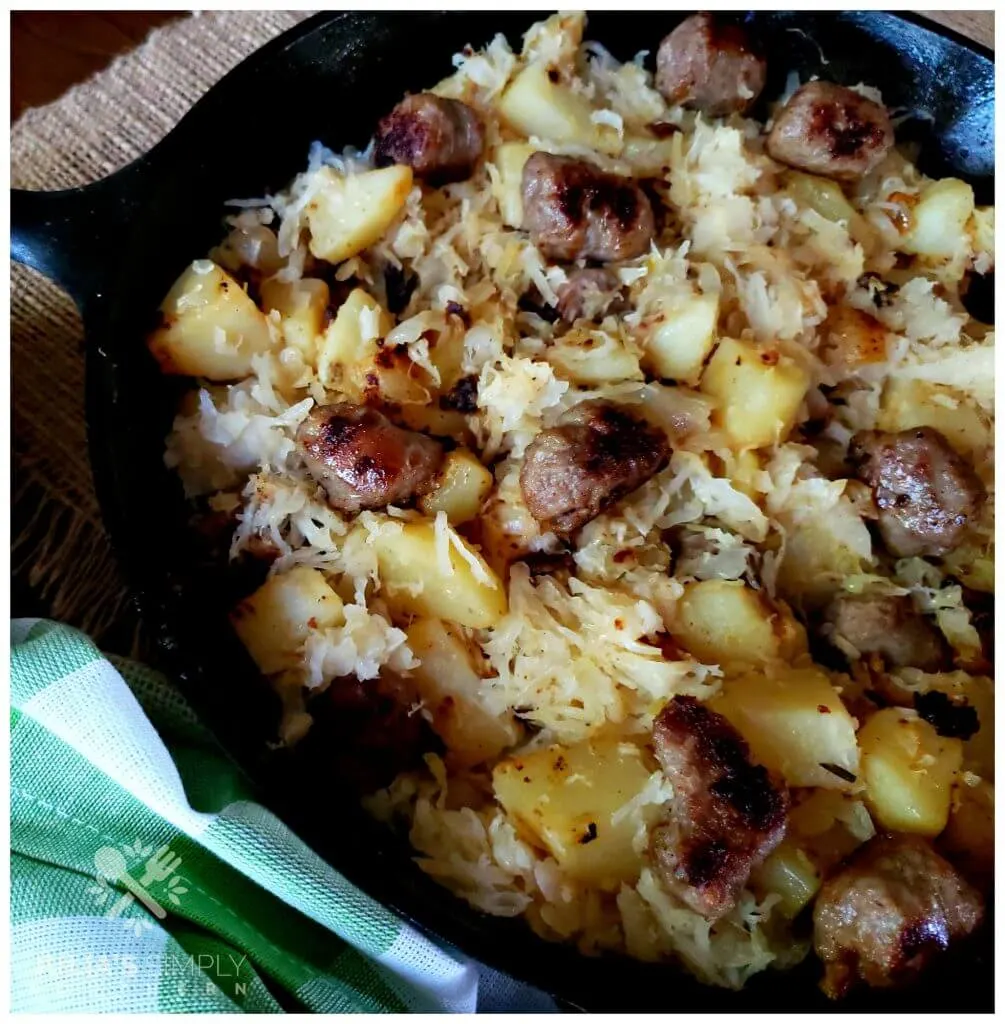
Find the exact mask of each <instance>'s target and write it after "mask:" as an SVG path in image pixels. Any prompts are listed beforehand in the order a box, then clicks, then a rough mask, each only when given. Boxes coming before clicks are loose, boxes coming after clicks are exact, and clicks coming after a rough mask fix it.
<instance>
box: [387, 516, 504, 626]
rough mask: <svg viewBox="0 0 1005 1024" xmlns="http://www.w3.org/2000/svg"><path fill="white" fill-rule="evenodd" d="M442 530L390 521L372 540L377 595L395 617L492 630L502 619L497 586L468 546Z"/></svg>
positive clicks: (423, 523) (425, 522) (501, 593)
mask: <svg viewBox="0 0 1005 1024" xmlns="http://www.w3.org/2000/svg"><path fill="white" fill-rule="evenodd" d="M444 526H445V527H446V529H445V530H443V532H442V535H441V536H438V528H437V527H436V526H435V525H434V524H433V523H432V522H430V521H429V520H428V519H421V520H415V521H412V522H406V523H398V522H397V521H395V522H394V523H390V521H389V528H386V529H381V530H380V531H379V532H378V533H377V534H376V535H375V536H374V537H373V550H374V552H375V553H376V555H377V564H378V571H379V573H380V581H381V587H382V591H381V592H382V596H383V597H384V598H385V600H386V601H387V604H388V607H389V608H390V609H391V612H392V613H393V614H395V615H397V616H398V617H399V618H401V617H407V616H410V615H421V616H424V617H426V618H430V619H445V620H447V621H448V622H456V623H458V624H459V625H461V626H470V627H471V628H472V629H487V628H488V627H489V626H494V625H495V624H496V623H497V622H498V621H499V619H501V618H502V617H503V615H505V614H506V606H507V602H506V590H505V588H504V587H503V585H502V581H501V580H500V579H499V577H498V576H496V574H495V573H494V572H493V571H492V569H490V568H489V566H488V565H487V564H486V562H485V560H484V559H483V558H482V556H481V555H480V554H479V553H478V552H477V551H475V549H474V548H472V547H471V545H470V544H468V543H467V541H465V540H464V539H463V538H462V537H460V536H459V535H458V534H457V533H455V532H454V530H453V528H452V527H451V526H449V525H448V524H446V523H445V524H444ZM396 527H400V528H396ZM458 549H461V550H462V551H463V552H464V554H463V555H462V554H460V552H459V550H458Z"/></svg>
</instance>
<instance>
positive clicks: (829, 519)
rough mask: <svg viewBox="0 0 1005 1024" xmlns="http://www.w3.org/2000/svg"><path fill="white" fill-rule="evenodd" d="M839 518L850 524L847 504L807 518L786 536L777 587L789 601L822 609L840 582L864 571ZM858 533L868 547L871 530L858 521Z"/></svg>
mask: <svg viewBox="0 0 1005 1024" xmlns="http://www.w3.org/2000/svg"><path fill="white" fill-rule="evenodd" d="M831 513H833V514H831ZM839 514H841V516H842V519H845V521H846V522H847V521H848V520H847V519H846V515H847V514H850V512H848V505H847V504H846V503H845V504H842V503H840V502H839V504H838V505H837V506H836V507H835V509H833V510H829V512H828V513H825V514H822V515H816V516H811V517H808V518H806V519H804V520H803V521H802V522H798V523H796V524H795V525H794V526H793V527H792V528H791V529H790V530H788V532H787V533H786V538H785V558H784V559H783V560H782V564H781V566H780V567H779V570H778V587H779V590H780V591H781V593H782V594H783V595H784V596H785V597H786V598H788V599H790V600H792V601H796V600H798V601H800V602H802V604H804V605H807V606H809V607H819V606H820V605H822V604H824V603H826V602H827V601H828V600H829V599H830V598H831V597H833V596H834V594H835V592H836V591H837V590H838V589H839V588H840V585H841V580H843V579H844V578H845V577H846V576H853V575H855V574H856V573H860V572H862V571H863V569H864V564H865V563H864V561H863V558H862V555H861V554H860V552H859V551H858V550H856V549H855V548H853V547H851V546H849V544H848V543H847V541H848V534H847V533H844V532H843V531H842V530H841V529H839V527H840V525H841V520H839V519H838V518H837V517H838V515H839ZM855 529H856V531H857V530H858V529H861V531H862V533H863V535H864V536H863V539H864V540H865V542H866V544H867V545H868V543H869V535H868V527H867V526H866V525H865V524H864V523H862V522H861V520H859V521H858V523H857V524H855Z"/></svg>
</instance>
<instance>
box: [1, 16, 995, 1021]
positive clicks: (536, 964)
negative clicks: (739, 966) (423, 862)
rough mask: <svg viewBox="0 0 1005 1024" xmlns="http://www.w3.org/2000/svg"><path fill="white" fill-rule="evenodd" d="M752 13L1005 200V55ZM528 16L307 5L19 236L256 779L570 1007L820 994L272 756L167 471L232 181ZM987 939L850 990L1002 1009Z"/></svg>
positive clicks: (269, 712)
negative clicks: (160, 349) (480, 853)
mask: <svg viewBox="0 0 1005 1024" xmlns="http://www.w3.org/2000/svg"><path fill="white" fill-rule="evenodd" d="M538 17H540V15H539V16H538ZM682 17H683V12H676V13H672V14H654V13H647V14H625V13H623V12H621V13H617V14H601V13H597V14H593V15H591V17H590V28H589V33H588V34H589V36H590V38H594V39H598V40H600V41H601V42H603V43H604V44H605V45H606V46H607V47H608V48H609V49H610V50H611V51H612V52H613V53H614V54H615V55H616V56H618V57H621V58H622V59H626V58H629V57H631V56H632V55H633V54H634V53H635V52H636V51H638V50H641V49H648V50H649V51H650V52H653V51H655V49H656V46H657V45H658V43H659V40H660V39H661V38H662V37H663V35H664V34H665V33H666V32H667V31H668V30H669V29H670V28H672V27H673V26H674V25H675V24H676V23H677V22H678V21H679V20H680V19H681V18H682ZM741 17H742V15H741ZM746 17H747V20H748V21H749V23H750V26H751V28H752V30H753V31H754V32H755V33H756V34H757V35H758V36H760V37H761V39H762V41H763V45H764V47H765V49H766V52H767V53H768V55H769V66H770V69H771V72H770V79H769V84H768V88H767V90H766V96H768V97H772V96H777V95H778V94H779V92H780V91H781V90H782V88H783V85H784V81H785V78H786V75H787V73H788V72H789V71H791V70H795V71H798V72H799V73H800V75H801V77H802V78H803V79H804V80H805V79H806V78H807V77H808V76H810V75H818V76H820V77H823V78H830V79H833V80H835V81H838V82H844V83H847V84H854V83H857V82H859V81H864V82H867V83H869V84H871V85H875V86H877V87H879V88H880V89H882V91H883V95H884V98H885V100H886V102H887V104H888V105H889V106H891V107H895V108H905V109H906V110H907V111H910V112H913V113H916V114H920V115H922V116H921V117H920V118H919V119H914V120H910V121H908V122H906V123H905V124H904V125H903V126H902V128H901V129H900V136H901V138H904V137H905V136H907V135H911V136H913V137H916V138H918V139H920V140H921V141H922V142H923V146H924V148H923V158H922V165H923V167H924V168H925V169H927V170H928V171H929V172H930V173H933V174H945V173H947V172H949V171H951V172H952V173H955V174H957V175H961V176H963V177H966V178H968V179H969V180H971V181H972V183H973V184H974V186H975V188H976V189H977V191H978V194H979V198H980V199H982V200H983V201H985V202H990V201H992V198H991V193H992V184H993V173H994V140H993V112H994V67H993V54H991V53H990V52H988V51H985V50H983V49H981V48H979V47H977V46H975V45H974V44H973V43H971V42H970V41H968V40H965V39H963V38H962V37H959V36H957V35H955V34H953V33H950V32H946V31H945V30H943V29H940V28H937V27H935V26H932V25H928V26H927V27H926V28H922V27H921V26H920V24H918V23H914V22H913V21H912V20H908V19H905V18H904V17H903V16H896V15H890V14H883V13H878V12H869V13H842V14H834V15H831V14H821V15H814V14H803V13H792V12H780V13H764V12H762V13H757V14H752V15H748V16H746ZM534 20H536V18H535V17H534V16H531V15H528V14H493V15H491V16H488V15H477V14H454V13H451V14H445V13H428V14H427V13H423V14H406V15H401V14H398V15H393V16H391V15H386V14H372V13H346V14H337V15H320V16H317V17H314V18H311V19H310V20H308V21H306V22H304V23H303V24H301V25H300V26H298V27H297V28H295V29H293V30H291V31H290V32H288V33H286V34H285V35H283V36H281V37H279V38H278V39H276V40H274V41H273V42H271V43H269V44H268V45H267V46H264V47H263V48H262V49H261V50H259V51H258V52H257V53H255V54H254V55H252V56H251V57H249V58H248V59H247V60H246V61H244V63H243V64H241V65H240V66H239V67H238V68H236V69H235V70H234V71H233V72H231V73H230V74H229V75H227V77H226V78H224V79H223V80H222V81H221V82H220V83H219V84H218V85H216V86H215V87H214V88H213V89H211V90H210V91H209V92H208V93H207V94H206V96H204V97H203V98H202V99H201V100H200V101H199V102H198V103H197V104H196V105H195V107H194V108H193V109H192V111H191V112H190V113H189V114H188V115H187V116H186V117H185V118H184V119H183V120H182V121H181V122H180V123H179V125H178V126H177V128H176V129H175V130H174V131H173V132H172V133H171V134H170V135H169V136H168V137H167V138H166V139H164V141H163V142H161V143H160V144H159V145H158V146H156V147H155V148H154V149H153V150H152V151H151V152H150V153H148V154H147V155H146V156H144V157H141V158H140V159H139V160H137V161H136V162H135V163H133V164H131V165H129V166H128V167H126V168H125V169H123V170H121V171H119V172H118V173H116V174H114V175H112V176H111V177H109V178H107V179H105V180H104V181H100V182H97V183H96V184H94V185H90V186H88V187H86V188H81V189H73V190H69V191H65V192H59V193H32V192H18V191H15V192H14V193H13V194H12V197H11V219H12V225H13V228H12V238H11V254H12V256H13V257H14V259H16V260H19V261H21V262H23V263H27V264H29V265H30V266H33V267H35V268H37V269H38V270H40V271H42V272H43V273H44V274H46V275H47V276H49V277H51V278H52V279H53V280H55V281H57V282H58V283H59V284H61V285H62V286H63V287H64V288H65V289H66V291H67V292H69V293H70V295H71V296H72V297H73V298H74V299H75V300H76V302H77V304H78V305H79V306H80V308H81V311H82V313H83V316H84V323H85V327H86V333H87V410H88V423H89V436H90V449H91V461H92V464H93V467H94V475H95V479H96V483H97V488H98V493H99V496H100V499H101V505H102V508H103V511H104V517H105V523H106V525H107V528H108V531H109V533H110V535H111V538H112V541H113V543H114V545H115V548H116V550H117V552H118V556H119V559H120V561H121V564H122V567H123V569H124V571H125V573H126V575H127V577H128V579H129V582H130V584H131V586H132V589H133V592H134V593H135V595H136V599H137V601H138V603H139V606H140V609H141V612H142V615H143V617H144V620H145V622H146V624H147V626H148V628H149V630H150V631H151V633H152V634H153V635H154V636H155V639H156V643H157V651H158V655H157V658H158V661H159V663H160V665H161V667H162V668H163V669H165V670H166V671H167V672H168V673H170V674H171V675H172V676H173V677H174V678H176V679H177V680H178V681H179V683H180V685H181V686H182V687H183V689H184V691H185V693H186V694H187V696H188V697H189V699H190V700H191V701H192V702H193V703H194V704H195V705H196V706H197V708H198V709H199V711H200V713H201V714H202V715H203V717H204V718H205V720H206V721H207V722H208V723H209V724H210V725H211V727H212V728H213V730H214V731H215V733H216V735H217V736H218V737H219V739H220V741H221V742H222V744H223V745H224V746H225V747H226V749H227V750H228V751H229V752H230V753H231V755H232V756H233V757H234V759H235V760H236V762H237V763H238V764H239V765H241V766H242V768H243V769H244V771H245V772H246V773H247V775H248V776H249V777H250V778H251V780H253V782H254V783H255V784H256V785H257V787H258V789H259V791H260V793H261V794H262V799H263V800H264V801H265V802H266V803H268V804H269V805H270V806H271V807H272V808H274V809H275V810H276V811H277V813H279V814H280V815H282V816H283V817H284V818H285V819H286V820H287V821H288V822H289V823H290V824H291V825H292V826H293V827H295V828H296V829H297V830H298V832H299V833H300V834H301V835H302V836H303V837H304V839H305V840H307V841H308V842H310V843H311V844H312V845H313V846H314V848H315V849H317V850H318V851H319V852H320V853H321V854H322V855H323V856H325V857H326V858H327V859H328V860H329V861H330V862H331V863H332V864H333V865H334V866H335V867H336V868H337V869H339V870H340V871H342V872H343V873H344V874H345V875H346V876H347V877H348V878H350V879H351V880H352V881H353V882H355V883H356V884H357V885H359V886H360V887H361V888H362V889H364V890H365V891H367V892H368V893H370V894H371V895H372V896H373V897H375V898H376V899H378V900H380V901H381V902H382V903H384V904H386V905H387V906H389V907H392V908H394V909H395V910H397V911H398V912H399V913H400V914H402V915H403V916H404V917H406V918H408V919H410V920H411V921H413V922H414V923H415V924H417V925H418V926H419V927H420V928H422V929H424V930H426V931H427V932H429V933H431V934H432V935H434V936H437V937H439V938H441V939H443V940H446V941H447V942H449V943H451V944H453V945H454V946H456V947H459V948H460V949H462V950H464V951H465V952H467V953H469V954H471V955H472V956H474V957H477V958H478V959H480V960H482V961H484V962H485V963H488V964H490V965H492V966H494V967H497V968H499V969H501V970H503V971H506V972H508V973H510V974H511V975H513V976H514V977H516V978H519V979H522V980H524V981H527V982H530V983H532V984H535V985H538V986H540V987H541V988H543V989H545V990H546V991H548V992H550V993H553V994H554V995H556V996H557V997H558V998H559V999H560V1000H561V1001H562V1002H564V1003H565V1004H566V1005H571V1006H575V1007H582V1008H587V1009H596V1010H613V1009H622V1010H627V1009H651V1010H681V1009H691V1010H760V1011H764V1010H774V1011H785V1010H804V1011H805V1010H811V1009H824V1008H826V1006H827V1004H826V1001H825V1000H824V999H823V998H822V997H821V996H820V994H819V992H818V990H817V988H816V982H817V978H818V976H819V966H818V965H817V964H816V963H815V962H814V961H813V959H812V958H810V959H809V960H808V961H807V962H806V963H805V964H804V965H803V966H802V967H800V968H798V969H796V970H795V971H792V972H789V973H786V974H775V973H771V972H766V973H764V974H761V975H759V976H757V977H755V978H754V979H753V980H752V982H751V983H750V984H749V985H748V987H747V988H746V990H745V991H744V992H743V993H732V992H726V991H722V990H718V989H713V988H707V987H704V986H701V985H699V984H698V983H697V982H695V981H693V980H691V979H690V978H688V977H687V976H684V975H682V974H681V973H680V972H678V971H677V970H675V969H673V968H670V967H667V966H653V965H646V964H641V963H634V962H628V961H625V960H621V959H616V958H605V959H602V960H586V959H584V958H582V957H580V956H579V955H578V954H577V953H576V952H575V951H574V950H573V949H571V948H567V947H563V946H557V945H551V944H548V943H545V942H543V941H541V940H539V939H537V938H536V937H535V936H533V935H532V934H531V933H530V931H529V930H528V929H526V928H525V927H524V925H523V924H522V923H521V922H520V921H510V920H503V919H499V918H490V917H486V916H484V915H481V914H479V913H477V912H475V911H472V910H471V909H469V908H468V907H467V906H466V905H465V904H463V903H461V902H460V901H459V900H456V899H454V898H453V897H451V896H449V895H448V894H447V893H446V892H445V891H444V890H443V889H442V888H440V887H439V886H437V885H435V884H434V883H433V882H432V881H430V880H429V879H427V878H426V877H425V876H424V875H423V874H422V873H421V872H420V871H418V870H417V869H416V868H415V866H414V865H413V863H412V862H411V859H410V856H409V851H408V850H407V848H406V847H405V846H404V844H402V843H400V842H399V841H397V840H396V839H393V838H392V837H391V836H390V835H389V834H388V833H387V832H385V831H384V830H383V829H381V828H380V827H377V826H375V825H374V824H372V823H371V822H370V821H369V820H368V819H367V818H366V817H365V815H363V814H362V813H361V812H360V810H359V809H358V807H357V806H356V804H355V801H353V800H351V799H348V798H347V797H345V796H344V795H341V792H340V788H339V786H338V785H337V783H336V781H335V780H334V779H333V778H325V777H324V776H323V775H321V776H317V777H312V778H304V777H303V776H302V775H297V774H296V773H295V772H294V771H293V770H292V769H291V767H290V766H289V765H288V764H286V763H285V762H284V761H283V759H282V758H279V759H276V758H274V757H272V756H271V755H269V754H268V753H267V746H266V743H267V740H268V739H270V738H271V737H272V736H273V732H274V727H275V721H276V707H275V704H274V701H273V698H272V697H271V695H270V694H269V692H268V690H267V688H266V687H265V686H264V684H263V683H262V681H261V679H260V678H259V676H258V675H257V673H256V672H255V670H254V667H253V666H252V664H251V663H250V661H249V659H248V657H247V655H246V654H245V652H244V651H243V649H242V648H241V646H240V644H239V643H238V642H237V641H236V640H235V639H234V637H233V636H232V634H231V631H230V629H229V627H228V625H227V622H226V618H225V612H226V608H227V607H228V606H229V600H230V597H231V593H230V587H231V586H232V584H230V583H229V582H228V580H227V579H226V578H225V577H223V576H222V575H221V574H220V573H219V572H218V571H217V570H215V569H213V568H212V567H210V566H209V565H208V564H207V563H206V561H205V559H204V558H202V557H201V556H200V555H199V554H197V550H198V546H197V545H194V544H193V543H192V534H191V532H190V527H189V519H190V510H189V509H188V508H187V507H186V505H185V502H184V500H183V497H182V494H181V490H180V487H179V485H178V482H177V480H176V479H175V477H174V475H173V474H172V473H170V472H168V471H167V470H166V469H165V468H164V464H163V461H162V452H163V441H164V437H165V435H166V434H167V432H168V430H169V428H170V423H171V418H172V414H173V407H174V404H175V402H176V400H177V396H178V389H177V386H176V385H175V383H173V382H170V381H166V380H165V379H164V378H163V377H161V376H160V375H159V374H158V372H157V370H156V369H155V367H154V365H153V362H152V360H151V359H150V358H149V356H148V355H147V352H146V349H145V347H144V345H143V337H144V334H145V333H146V331H147V330H148V329H149V327H150V325H151V323H152V321H153V318H154V311H155V310H156V309H157V306H158V305H159V303H160V300H161V299H162V297H163V296H164V294H165V292H166V291H167V289H168V287H169V285H170V284H171V282H172V281H173V280H174V278H175V276H176V275H177V274H178V273H179V271H180V270H181V269H182V268H183V267H184V266H185V265H186V264H187V263H188V262H189V261H190V260H192V259H193V258H194V257H196V256H199V255H201V254H203V253H205V252H206V251H207V250H208V249H209V248H210V247H211V246H212V245H213V244H215V243H216V242H217V241H218V240H219V238H220V237H221V234H222V222H221V217H222V210H223V204H224V201H225V200H227V199H231V198H234V197H252V196H261V195H264V194H265V193H266V192H268V191H270V190H276V189H278V188H279V187H281V186H282V185H283V184H284V183H285V182H287V181H288V180H289V179H290V178H291V177H292V176H293V175H294V174H295V173H296V172H297V171H299V170H301V169H302V167H303V165H304V164H305V161H306V155H307V149H308V146H309V144H310V143H311V141H312V140H314V139H320V140H322V141H323V142H325V143H327V144H328V145H330V146H332V147H334V148H340V147H342V146H343V145H345V144H348V143H353V144H357V145H362V144H364V143H365V141H366V140H367V138H368V137H369V136H370V134H371V132H372V130H373V126H374V125H375V123H376V121H377V119H378V118H379V116H380V115H381V114H382V113H384V112H385V111H387V110H388V109H390V107H391V106H393V104H394V103H395V102H396V101H397V100H398V99H399V98H400V97H401V96H402V94H403V93H405V92H406V91H417V90H419V89H422V88H423V87H427V86H428V85H429V84H431V83H432V82H435V81H437V80H439V79H440V78H441V77H443V76H444V75H445V74H447V73H448V72H449V69H450V66H451V65H450V58H451V55H452V54H454V53H457V52H458V51H459V50H461V49H462V47H463V46H464V45H465V44H468V43H470V44H472V45H474V46H480V45H483V44H485V43H487V42H488V41H489V40H490V39H491V37H492V36H493V35H494V34H495V33H496V32H500V31H501V32H504V33H505V34H506V35H507V36H508V37H509V39H510V41H511V42H512V43H514V44H516V43H518V41H519V36H520V34H521V33H522V32H523V31H524V30H525V29H526V28H527V27H528V26H529V25H530V24H531V23H532V22H533V21H534ZM926 24H927V23H926ZM650 60H651V57H650ZM989 936H990V930H989ZM991 952H992V951H991V941H990V937H989V938H988V939H987V941H985V942H983V943H979V944H978V945H977V946H976V947H975V948H972V949H970V950H968V951H967V955H966V957H958V958H956V959H955V960H952V961H949V962H947V963H946V964H945V965H944V966H943V968H942V969H941V970H938V971H934V972H932V973H931V974H930V975H929V977H928V978H926V979H925V981H924V982H923V984H922V985H920V986H919V987H916V988H915V989H913V990H910V991H907V992H901V993H895V994H891V993H883V992H880V991H866V992H862V993H860V994H858V995H856V996H854V997H853V998H852V999H851V1000H850V1001H848V1002H846V1003H845V1004H843V1008H844V1009H856V1010H862V1009H872V1010H915V1011H917V1010H926V1009H928V1010H936V1009H944V1010H945V1009H954V1010H964V1009H970V1010H977V1009H986V1008H990V1007H991V1005H992V976H993V972H992V962H993V961H992V955H991Z"/></svg>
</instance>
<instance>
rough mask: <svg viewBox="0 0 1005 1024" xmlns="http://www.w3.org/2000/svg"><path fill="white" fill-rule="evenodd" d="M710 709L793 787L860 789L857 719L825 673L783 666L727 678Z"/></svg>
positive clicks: (818, 670)
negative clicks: (852, 715) (855, 784)
mask: <svg viewBox="0 0 1005 1024" xmlns="http://www.w3.org/2000/svg"><path fill="white" fill-rule="evenodd" d="M710 706H711V707H712V709H713V710H715V711H718V712H719V713H720V714H721V715H724V716H725V717H726V718H727V719H728V720H729V721H730V722H731V723H732V724H733V726H734V727H735V728H736V729H737V731H738V732H739V733H740V735H741V736H743V738H744V739H745V740H746V741H747V742H748V743H749V744H750V750H751V753H752V754H753V756H754V758H755V759H756V760H757V761H760V762H761V764H763V765H765V766H766V767H767V768H769V769H771V770H772V771H775V772H777V773H778V774H779V775H781V776H782V778H783V779H785V781H786V782H787V783H788V784H789V785H790V786H820V787H821V788H823V789H848V788H850V787H851V786H853V785H854V783H855V778H856V776H857V775H858V760H859V754H858V744H857V742H856V739H855V720H854V719H853V718H852V717H851V715H850V714H849V713H848V711H847V709H846V708H845V706H844V704H843V703H842V702H841V697H840V695H839V694H838V692H837V690H836V689H835V688H834V686H833V685H832V684H831V681H830V679H828V677H827V675H826V674H825V673H824V672H823V671H822V670H820V669H818V668H816V667H808V668H788V667H783V666H777V667H773V668H771V669H770V670H768V671H765V672H756V673H749V674H746V675H741V676H738V677H736V678H733V679H727V680H726V682H725V683H724V685H723V688H722V690H721V692H720V693H719V694H718V695H717V696H716V697H714V698H713V699H712V701H710ZM825 765H826V766H827V767H824V766H825Z"/></svg>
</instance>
